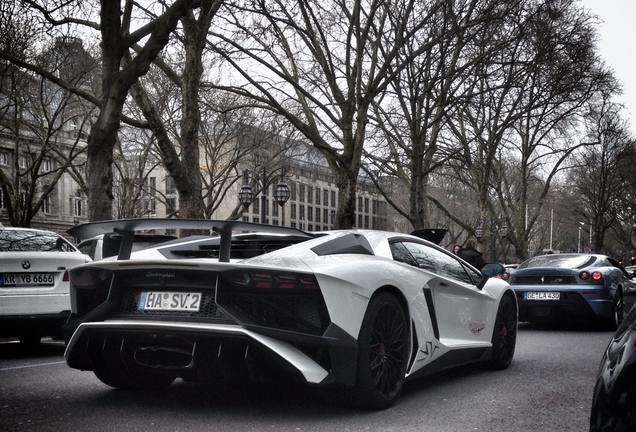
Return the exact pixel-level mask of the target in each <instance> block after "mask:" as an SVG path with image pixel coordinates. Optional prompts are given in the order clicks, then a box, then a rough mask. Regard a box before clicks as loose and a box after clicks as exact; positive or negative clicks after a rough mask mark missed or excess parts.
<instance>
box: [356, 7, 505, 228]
mask: <svg viewBox="0 0 636 432" xmlns="http://www.w3.org/2000/svg"><path fill="white" fill-rule="evenodd" d="M513 6H514V4H513V3H512V2H502V1H500V0H492V1H490V0H487V1H486V0H462V1H454V2H445V3H444V4H443V6H442V7H440V8H439V9H438V10H437V11H436V12H435V13H434V14H432V15H431V16H430V17H429V23H428V25H426V26H424V27H422V29H421V30H420V31H419V32H417V33H416V34H415V35H414V37H413V38H411V40H409V41H406V43H404V45H402V46H401V47H400V49H399V54H398V56H397V57H396V59H397V61H396V63H397V65H398V66H397V70H398V71H399V72H397V73H395V74H392V76H393V79H392V81H391V82H390V85H389V87H388V89H387V91H386V92H384V93H383V94H382V95H380V96H379V97H378V98H377V99H376V100H374V101H373V103H372V106H373V117H372V121H374V122H375V125H374V126H375V132H374V133H372V134H370V135H371V137H372V138H373V139H370V140H369V141H370V142H369V143H368V144H367V146H366V153H365V157H366V158H368V159H369V160H370V161H371V162H372V165H373V168H372V170H373V171H372V172H374V173H375V175H374V176H373V177H375V178H376V184H377V186H378V187H379V188H380V190H383V187H382V182H381V181H380V179H379V178H378V177H380V176H391V177H395V178H398V179H399V181H400V182H401V183H402V184H403V185H404V187H405V189H406V190H408V191H409V200H408V206H406V207H404V206H401V205H400V204H399V203H398V202H397V201H396V200H395V195H394V194H392V193H391V191H383V192H384V196H385V198H386V199H387V201H388V202H389V203H390V204H391V205H392V206H393V207H394V208H395V209H396V210H397V211H398V212H399V213H400V214H401V215H402V216H404V217H405V218H406V219H407V220H408V221H409V222H410V223H411V224H412V225H413V227H414V228H423V227H430V226H431V223H432V222H433V221H431V219H430V217H429V200H430V199H431V198H432V197H431V196H430V194H429V192H428V189H429V185H430V182H431V179H430V174H431V173H433V172H435V171H436V170H439V168H440V167H442V166H443V165H444V163H445V161H446V160H447V159H448V158H449V157H453V156H454V154H455V152H456V151H457V149H456V146H455V145H454V144H453V143H452V140H449V139H448V135H449V134H448V133H447V132H445V122H446V119H447V118H451V117H452V116H453V114H454V110H455V109H456V108H457V106H458V105H460V104H461V103H462V102H463V101H465V100H466V99H467V98H469V97H470V94H471V92H472V88H471V87H469V86H466V85H464V83H465V82H466V81H467V80H468V79H469V78H468V77H469V76H470V75H471V74H473V73H474V72H475V68H476V65H477V64H479V63H480V62H481V61H483V57H485V56H491V55H493V54H494V53H498V52H499V51H500V50H501V49H502V48H503V47H502V45H505V44H507V43H508V41H507V40H499V41H494V42H495V43H492V44H489V45H488V46H486V47H484V49H483V51H481V52H479V51H476V50H475V45H476V44H477V43H479V41H478V40H476V39H477V38H479V37H480V36H481V34H482V33H483V32H487V31H488V29H490V28H494V27H497V26H499V25H501V24H502V22H503V17H505V16H506V15H507V14H510V13H511V9H512V8H513ZM426 41H435V44H434V45H431V46H430V47H429V49H428V50H426V51H424V52H420V51H419V48H420V46H421V45H423V44H426ZM418 53H419V54H418ZM402 65H406V66H405V67H403V66H402ZM389 67H390V68H391V66H389ZM392 70H393V69H392V68H391V71H392ZM433 199H435V198H433ZM436 202H437V203H438V206H440V207H441V206H442V204H441V202H439V201H436ZM448 216H449V217H450V218H451V219H455V222H457V223H458V224H460V225H465V226H464V228H467V229H474V226H470V225H469V224H468V223H467V222H465V221H463V220H462V219H460V218H456V217H454V216H453V215H452V214H448ZM437 222H439V221H437Z"/></svg>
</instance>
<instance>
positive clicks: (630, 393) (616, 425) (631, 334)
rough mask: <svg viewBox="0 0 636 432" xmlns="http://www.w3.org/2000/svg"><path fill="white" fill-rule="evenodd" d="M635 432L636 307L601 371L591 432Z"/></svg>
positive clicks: (615, 338) (616, 335)
mask: <svg viewBox="0 0 636 432" xmlns="http://www.w3.org/2000/svg"><path fill="white" fill-rule="evenodd" d="M634 430H636V308H632V309H630V312H629V314H628V315H627V316H626V317H625V319H624V320H623V322H622V323H621V325H620V326H619V327H618V329H617V330H616V333H614V335H613V337H612V339H611V340H610V342H609V345H608V346H607V349H606V350H605V353H604V355H603V359H602V360H601V364H600V367H599V370H598V374H597V378H596V384H595V386H594V395H593V399H592V412H591V415H590V432H604V431H612V432H630V431H634Z"/></svg>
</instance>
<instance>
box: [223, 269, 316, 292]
mask: <svg viewBox="0 0 636 432" xmlns="http://www.w3.org/2000/svg"><path fill="white" fill-rule="evenodd" d="M225 276H226V277H227V279H228V280H230V281H231V282H233V283H234V284H235V285H238V286H241V287H244V288H253V289H270V290H276V289H281V290H293V289H298V290H317V289H319V287H318V281H316V277H315V276H314V275H312V274H305V273H290V272H279V271H271V270H239V271H232V272H228V273H226V274H225Z"/></svg>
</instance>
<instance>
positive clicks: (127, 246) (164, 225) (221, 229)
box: [67, 218, 313, 262]
mask: <svg viewBox="0 0 636 432" xmlns="http://www.w3.org/2000/svg"><path fill="white" fill-rule="evenodd" d="M152 229H188V230H201V231H212V232H214V233H216V234H218V235H219V236H220V237H221V239H220V241H221V244H220V252H219V261H220V262H229V261H230V252H231V247H232V233H233V232H264V233H272V234H288V235H294V236H305V237H307V238H308V239H309V238H312V237H313V236H312V235H311V234H308V233H306V232H304V231H300V230H298V229H295V228H287V227H281V226H275V225H265V224H259V223H253V222H243V221H229V220H209V219H165V218H138V219H120V220H109V221H101V222H89V223H85V224H82V225H78V226H75V227H73V228H71V229H69V230H68V231H67V232H68V234H69V235H71V236H73V237H75V238H80V239H85V238H90V237H94V236H97V235H100V234H107V233H111V232H116V233H118V234H120V235H121V236H122V242H121V247H120V248H119V255H118V256H117V259H118V260H127V259H130V254H131V252H132V246H133V240H134V238H135V232H136V231H144V230H152Z"/></svg>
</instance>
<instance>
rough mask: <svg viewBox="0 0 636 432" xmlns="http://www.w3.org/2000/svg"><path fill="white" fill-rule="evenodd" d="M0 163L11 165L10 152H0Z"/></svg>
mask: <svg viewBox="0 0 636 432" xmlns="http://www.w3.org/2000/svg"><path fill="white" fill-rule="evenodd" d="M0 165H2V166H8V165H9V153H7V152H0Z"/></svg>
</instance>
